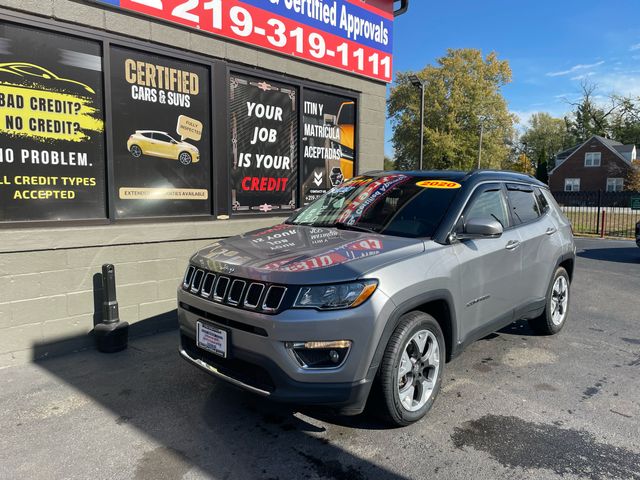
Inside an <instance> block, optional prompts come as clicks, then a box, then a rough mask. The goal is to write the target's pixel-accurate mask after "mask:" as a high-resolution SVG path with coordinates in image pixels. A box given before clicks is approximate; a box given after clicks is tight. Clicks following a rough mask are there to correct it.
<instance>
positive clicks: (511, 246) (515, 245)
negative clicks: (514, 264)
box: [505, 240, 520, 250]
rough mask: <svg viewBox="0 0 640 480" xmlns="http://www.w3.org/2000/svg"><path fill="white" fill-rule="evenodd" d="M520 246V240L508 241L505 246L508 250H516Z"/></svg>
mask: <svg viewBox="0 0 640 480" xmlns="http://www.w3.org/2000/svg"><path fill="white" fill-rule="evenodd" d="M519 246H520V242H519V241H518V240H509V241H508V242H507V246H506V247H505V248H506V249H507V250H515V249H516V248H518V247H519Z"/></svg>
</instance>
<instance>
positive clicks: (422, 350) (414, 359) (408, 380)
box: [398, 330, 440, 412]
mask: <svg viewBox="0 0 640 480" xmlns="http://www.w3.org/2000/svg"><path fill="white" fill-rule="evenodd" d="M439 374H440V345H438V340H437V338H436V336H435V335H434V334H433V333H431V332H430V331H428V330H420V331H419V332H417V333H416V334H414V335H413V336H412V337H411V339H410V340H409V341H408V342H407V343H406V345H405V346H404V348H403V350H402V357H401V358H400V365H399V366H398V396H399V398H400V403H402V406H403V407H404V408H405V409H406V410H408V411H410V412H415V411H416V410H420V409H421V408H422V407H423V406H424V404H425V403H427V401H428V400H429V398H431V395H432V394H433V391H434V388H435V386H436V381H437V379H438V375H439Z"/></svg>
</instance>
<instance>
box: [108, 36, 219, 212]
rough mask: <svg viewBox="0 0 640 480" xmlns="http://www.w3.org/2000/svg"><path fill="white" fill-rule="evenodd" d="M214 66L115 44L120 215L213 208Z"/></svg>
mask: <svg viewBox="0 0 640 480" xmlns="http://www.w3.org/2000/svg"><path fill="white" fill-rule="evenodd" d="M209 83H210V82H209V69H208V68H206V67H202V66H199V65H195V64H193V63H184V62H180V61H177V60H173V59H170V58H166V57H161V56H158V55H151V54H147V53H141V52H137V51H135V50H129V49H124V48H120V47H112V48H111V91H112V105H113V143H114V159H113V162H114V165H113V175H114V185H115V198H114V205H115V210H116V215H117V217H118V218H135V217H138V218H139V217H154V216H171V215H207V214H210V213H211V202H210V199H211V152H210V148H211V145H210V143H211V141H210V132H211V124H210V122H211V120H210V118H211V114H210V106H209V105H210V86H209Z"/></svg>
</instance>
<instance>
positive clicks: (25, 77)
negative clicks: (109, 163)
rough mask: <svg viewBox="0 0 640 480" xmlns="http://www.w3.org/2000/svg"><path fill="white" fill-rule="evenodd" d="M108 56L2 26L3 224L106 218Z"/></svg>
mask: <svg viewBox="0 0 640 480" xmlns="http://www.w3.org/2000/svg"><path fill="white" fill-rule="evenodd" d="M102 104H103V90H102V52H101V47H100V45H99V44H98V43H96V42H91V41H87V40H85V39H78V38H75V37H68V36H62V35H58V34H55V33H48V32H44V31H40V30H36V29H32V28H27V27H22V26H14V25H10V24H6V23H5V24H0V222H6V221H30V220H41V221H45V220H77V219H100V218H106V206H105V154H104V120H103V112H102Z"/></svg>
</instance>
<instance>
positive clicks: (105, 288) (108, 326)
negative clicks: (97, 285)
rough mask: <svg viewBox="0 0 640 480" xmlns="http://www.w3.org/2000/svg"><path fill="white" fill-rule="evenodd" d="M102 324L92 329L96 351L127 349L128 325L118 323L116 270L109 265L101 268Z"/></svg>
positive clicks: (110, 351) (106, 351)
mask: <svg viewBox="0 0 640 480" xmlns="http://www.w3.org/2000/svg"><path fill="white" fill-rule="evenodd" d="M102 293H103V296H104V302H103V303H102V323H99V324H98V325H96V326H95V328H94V329H93V333H94V335H95V337H96V345H97V347H98V350H100V351H101V352H104V353H114V352H119V351H121V350H124V349H125V348H127V344H128V342H129V324H128V323H127V322H121V321H120V314H119V311H118V300H117V299H116V269H115V267H114V266H113V265H111V264H105V265H103V266H102Z"/></svg>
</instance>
